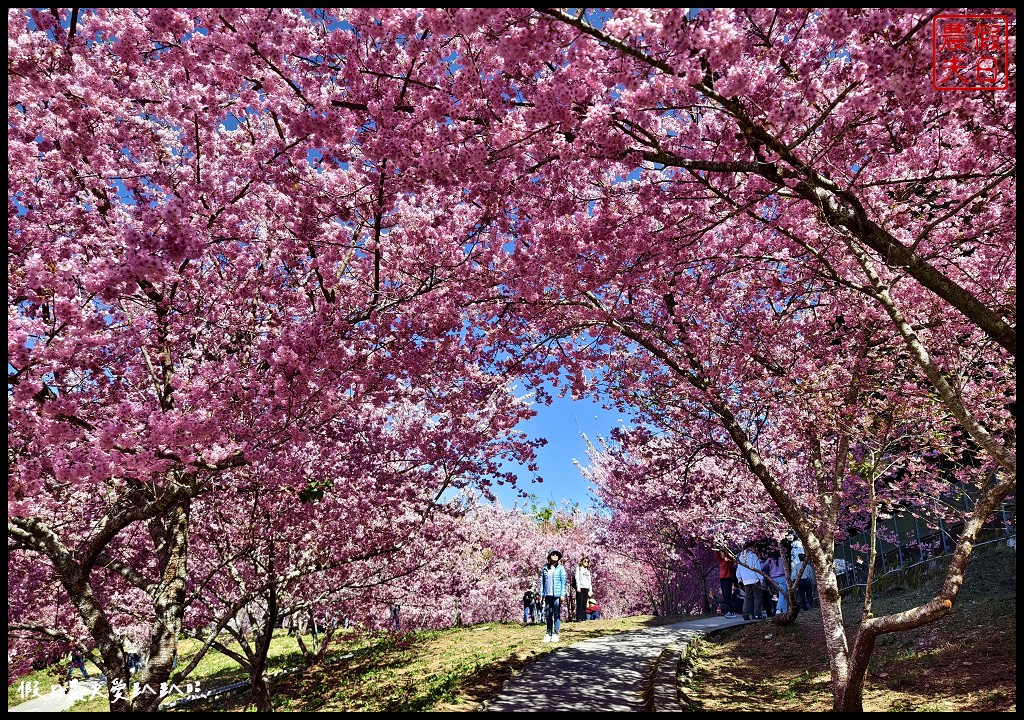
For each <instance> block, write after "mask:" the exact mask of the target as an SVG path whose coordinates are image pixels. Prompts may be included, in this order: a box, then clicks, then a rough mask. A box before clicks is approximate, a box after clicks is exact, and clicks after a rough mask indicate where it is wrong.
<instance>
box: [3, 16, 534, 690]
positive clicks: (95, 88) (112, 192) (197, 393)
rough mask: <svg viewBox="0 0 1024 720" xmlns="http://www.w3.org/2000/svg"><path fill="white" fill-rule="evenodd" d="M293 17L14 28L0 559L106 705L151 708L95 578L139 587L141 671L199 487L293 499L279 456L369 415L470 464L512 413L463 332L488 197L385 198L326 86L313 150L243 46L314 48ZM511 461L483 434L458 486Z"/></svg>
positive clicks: (392, 194) (178, 601) (382, 168)
mask: <svg viewBox="0 0 1024 720" xmlns="http://www.w3.org/2000/svg"><path fill="white" fill-rule="evenodd" d="M209 17H211V18H212V17H213V16H209ZM289 17H290V18H291V21H292V22H291V24H290V26H289V24H286V25H281V24H280V23H277V22H276V21H275V19H274V18H273V17H269V16H268V17H263V18H257V17H256V16H251V17H250V18H249V19H246V18H244V17H241V16H240V15H238V14H233V13H231V12H228V14H227V15H225V16H222V17H221V18H220V19H219V20H218V21H217V28H218V32H214V33H212V34H211V33H210V32H209V31H208V28H206V27H205V26H204V25H203V24H202V21H201V18H200V19H199V21H198V22H197V19H196V17H194V16H191V15H189V14H188V13H187V12H184V11H175V10H166V11H165V10H157V11H152V12H150V11H139V12H135V11H119V10H118V11H105V10H100V11H96V12H84V11H83V12H78V11H75V12H74V13H67V12H60V13H57V14H51V13H49V12H37V11H30V12H28V13H22V12H20V11H13V10H12V11H11V13H10V15H9V25H8V26H9V32H10V33H11V38H12V54H11V56H10V62H9V72H10V76H11V82H10V84H9V98H10V103H9V108H10V115H9V120H10V123H9V141H10V162H11V165H12V167H16V169H15V170H13V172H12V173H11V176H10V188H11V191H10V213H9V253H10V256H11V262H10V264H9V266H8V267H9V273H8V298H9V307H10V308H11V313H10V314H9V324H8V330H9V332H8V350H9V352H8V358H9V373H8V383H9V413H8V440H9V445H10V446H11V448H12V450H11V451H10V453H9V456H8V457H9V468H10V471H9V478H10V481H9V494H8V499H9V516H10V519H9V525H8V537H9V544H8V547H9V552H27V553H32V554H33V555H34V556H36V557H40V558H44V564H45V565H48V566H49V567H51V568H52V569H53V571H54V573H55V575H56V578H57V580H59V582H60V583H61V585H62V587H63V589H64V591H66V592H67V593H68V595H69V597H70V601H71V602H72V604H73V605H74V606H75V608H76V610H77V612H78V613H79V615H80V618H81V620H82V622H83V623H84V625H85V627H86V629H87V631H88V632H89V634H90V635H91V636H92V638H93V641H94V642H95V643H96V645H97V647H98V649H99V653H100V655H101V665H102V666H103V668H104V670H105V672H107V673H108V678H109V679H110V691H111V707H112V709H113V710H122V709H129V708H132V709H146V707H147V706H145V703H149V704H150V705H153V704H154V703H155V702H156V700H154V699H153V698H152V697H142V698H135V699H132V698H129V697H127V694H126V690H127V685H128V678H127V676H126V673H125V670H124V665H125V663H124V661H123V660H124V658H123V654H122V650H121V646H120V643H119V642H118V636H119V634H121V633H123V632H124V631H125V628H124V627H123V626H120V625H119V624H118V622H117V620H116V619H115V617H114V615H113V608H111V607H109V606H108V605H107V602H106V598H105V596H104V594H103V593H102V592H100V591H99V587H100V586H102V585H103V584H104V581H105V579H107V577H108V575H109V574H110V573H113V574H116V575H120V576H121V577H122V578H124V579H125V580H126V581H127V582H128V583H129V584H130V585H132V586H133V587H134V588H136V592H139V590H138V588H145V590H141V592H143V593H144V598H145V599H144V602H145V603H147V604H148V606H149V610H148V611H146V612H142V613H141V614H142V615H143V616H146V615H148V618H147V619H148V620H149V621H150V627H151V631H150V633H149V634H148V637H147V642H146V643H145V644H146V645H147V646H148V647H149V651H150V652H149V655H150V663H149V666H148V672H149V673H150V675H149V676H147V677H150V678H151V679H152V680H153V681H154V682H162V681H163V680H164V679H166V677H167V673H168V672H169V668H170V665H171V662H172V657H173V646H174V638H175V637H176V636H177V634H178V631H179V630H180V628H181V619H182V615H183V611H184V608H183V600H184V597H185V593H186V585H187V579H188V570H187V565H188V563H187V560H188V529H189V518H190V513H191V510H192V503H193V501H194V500H195V499H196V498H197V497H199V496H201V495H202V494H203V493H205V492H209V491H210V490H212V489H213V488H215V487H216V488H219V489H230V488H234V489H240V488H243V487H244V486H245V484H246V483H247V482H248V480H247V478H248V477H249V475H248V474H247V473H239V472H237V470H238V469H239V468H243V467H248V466H253V465H260V466H261V468H262V472H261V473H260V477H261V478H264V479H265V480H266V481H267V482H268V483H269V484H270V489H274V488H282V487H303V486H305V485H306V484H307V483H308V481H309V478H307V477H304V476H303V475H302V474H301V472H299V471H298V470H297V469H296V468H295V467H294V466H291V467H290V466H287V465H279V464H277V463H278V462H279V461H280V460H281V459H282V458H283V457H285V455H284V454H282V453H281V452H280V449H281V448H282V447H288V446H296V445H301V444H302V443H304V442H305V441H306V440H307V439H308V438H310V437H312V436H314V435H317V434H320V433H324V434H328V435H330V436H331V438H332V440H333V441H334V442H336V443H337V442H342V443H344V442H349V441H350V439H351V438H349V437H347V436H346V428H347V427H348V426H349V425H350V424H351V422H352V421H351V420H350V418H353V417H356V416H358V414H361V413H364V412H365V411H366V408H367V407H376V408H379V413H380V416H381V417H387V415H388V413H387V408H389V407H391V406H392V404H393V403H396V402H398V401H400V400H402V399H404V400H405V401H406V402H412V403H415V404H417V405H418V406H420V407H421V408H422V410H421V412H422V413H423V414H425V415H426V416H429V415H431V414H438V413H440V414H443V415H445V416H447V417H449V418H452V422H451V423H450V424H449V427H448V430H449V433H448V434H447V435H446V436H445V437H443V438H435V439H434V446H433V447H432V448H431V450H432V452H433V453H434V454H435V456H436V458H435V459H434V462H435V465H446V466H447V467H448V469H449V471H450V472H451V473H452V476H453V477H455V476H460V477H461V475H460V473H459V470H458V468H459V467H460V466H461V465H466V464H470V463H476V462H478V460H479V457H480V456H479V455H477V456H475V457H473V458H467V457H466V456H465V455H464V454H462V453H464V450H465V443H463V442H462V440H463V439H465V438H473V439H476V440H478V439H480V438H481V437H484V438H485V439H488V440H489V439H493V438H500V437H503V436H504V432H505V430H506V429H507V428H509V427H512V426H513V425H514V424H515V423H516V422H517V421H518V419H519V418H521V417H523V416H524V415H525V414H528V413H529V411H528V410H527V409H525V408H524V407H514V406H513V405H510V404H508V403H502V402H501V401H499V400H496V399H495V398H496V397H497V396H496V393H497V392H498V391H499V389H500V388H501V387H502V386H503V382H502V381H501V380H500V379H498V380H487V381H486V382H483V383H480V382H474V381H473V373H474V371H473V369H472V366H473V365H474V364H476V363H478V362H479V363H482V362H483V360H482V359H481V358H480V357H479V356H478V355H477V353H476V351H475V350H474V346H473V344H472V343H469V342H466V338H465V337H464V331H465V324H464V321H463V318H462V315H461V313H460V309H459V308H460V304H461V303H465V302H466V300H465V299H464V298H465V296H464V289H460V287H459V280H458V278H459V276H460V274H464V273H465V272H468V269H472V268H476V267H478V266H479V267H486V266H487V265H488V263H489V262H490V260H489V257H490V254H491V253H492V252H495V251H497V252H500V248H497V249H495V248H490V247H489V246H488V245H487V244H486V243H485V242H483V241H482V240H480V239H479V238H477V235H478V234H479V232H480V230H479V226H480V223H481V221H484V222H486V219H487V214H488V211H487V210H486V209H481V208H479V207H474V206H471V205H468V204H465V203H459V202H458V198H452V197H451V196H450V195H448V194H446V193H442V192H440V191H434V192H433V198H434V199H433V200H431V199H430V197H429V196H430V195H431V194H432V191H430V190H429V189H425V190H424V192H423V193H421V194H420V195H419V196H418V197H416V198H411V197H407V196H405V195H403V194H402V191H401V189H400V187H399V185H401V184H402V183H404V182H405V178H397V177H396V176H395V174H394V173H392V172H391V171H390V170H388V169H387V160H386V159H381V160H380V161H378V160H377V159H375V158H374V157H372V156H368V157H365V158H364V157H362V152H363V149H365V148H366V147H368V146H372V145H373V144H374V141H373V140H372V139H369V138H367V137H363V136H361V135H360V133H361V129H362V130H365V128H363V120H356V118H355V116H351V117H349V116H350V115H351V113H352V111H351V110H350V109H347V108H345V107H342V106H333V105H331V103H330V100H327V99H325V103H327V107H333V108H334V110H333V112H334V113H335V114H336V115H338V116H339V124H338V125H337V127H336V130H338V131H340V135H332V139H330V140H327V138H326V137H323V138H318V137H317V132H316V131H314V130H313V129H312V128H311V127H310V126H308V123H309V121H310V119H311V118H312V113H309V112H306V109H305V108H304V107H302V106H300V105H297V104H296V102H295V96H294V86H291V85H288V83H287V82H283V81H282V80H281V78H280V75H279V73H278V72H277V70H275V68H277V63H276V62H275V58H274V57H269V56H268V54H267V53H269V47H270V46H268V49H267V51H266V52H264V51H263V50H261V49H260V47H259V43H258V42H257V40H256V39H257V38H260V37H261V36H262V37H264V39H268V38H269V36H268V35H267V33H268V32H270V31H273V33H275V34H276V33H277V32H279V31H282V30H283V31H285V32H286V33H287V32H293V33H294V34H295V36H294V37H293V38H292V40H286V39H285V38H283V37H278V38H276V40H274V43H277V42H284V43H285V44H291V43H292V41H294V42H295V43H296V44H297V45H296V46H299V45H305V46H307V47H308V41H309V40H310V39H311V38H313V37H316V36H319V38H320V40H321V41H324V40H329V39H330V38H325V37H324V36H323V34H322V33H321V32H320V29H321V26H319V25H318V24H317V23H315V22H311V21H310V20H309V19H305V18H300V17H299V15H298V14H294V15H291V14H289ZM232 20H234V21H235V22H232ZM222 21H223V22H222ZM250 22H251V24H250ZM289 27H290V29H288V28H289ZM220 31H223V32H226V33H228V36H225V37H224V38H221V37H219V32H220ZM303 35H305V36H306V39H305V40H302V39H301V37H300V36H303ZM229 38H230V40H229ZM225 40H228V42H227V43H226V44H222V41H225ZM251 45H255V47H252V46H251ZM239 52H240V53H242V55H244V56H245V57H246V58H247V59H246V60H244V61H243V62H241V64H236V63H235V62H234V60H232V61H231V62H225V59H226V58H229V57H230V58H237V57H238V53H239ZM275 57H276V56H275ZM304 84H306V85H307V86H309V87H310V88H312V87H313V86H314V84H310V83H309V82H307V81H304ZM315 85H316V87H319V88H320V90H324V89H325V88H326V86H325V85H324V84H323V83H322V82H321V83H318V84H315ZM274 87H278V88H279V89H282V88H283V89H285V90H286V95H285V97H283V98H281V97H277V95H276V94H275V93H274V92H272V91H271V90H272V88H274ZM278 103H282V104H281V105H279V104H278ZM343 117H347V118H348V119H347V120H344V119H342V118H343ZM353 122H354V124H353ZM330 124H331V123H330V122H329V121H327V122H325V127H327V126H329V125H330ZM353 132H354V133H355V135H353ZM367 132H370V134H372V132H371V131H367ZM325 141H326V142H325ZM368 141H369V142H368ZM317 148H319V149H317ZM311 153H315V154H317V155H318V159H319V160H320V161H311V160H312V156H311ZM371 155H372V154H371ZM229 158H230V162H228V161H227V159H229ZM396 180H397V182H398V184H397V185H394V186H392V185H390V184H389V183H392V182H394V181H396ZM424 202H425V203H426V204H424ZM403 216H404V219H402V218H403ZM438 225H445V226H446V228H447V229H446V230H445V231H444V232H443V233H440V234H437V233H436V232H435V231H433V230H432V229H431V228H433V227H435V226H438ZM456 226H458V227H461V230H459V231H456V232H452V230H454V228H455V227H456ZM478 376H479V375H478ZM452 400H455V404H454V405H452V404H450V401H452ZM495 403H497V404H496V405H495ZM489 404H491V405H495V407H496V408H497V410H499V411H498V412H493V413H490V414H487V416H486V417H487V418H488V420H487V421H486V423H485V426H484V427H481V426H480V425H479V418H480V414H479V412H478V411H479V409H480V408H485V407H487V406H488V405H489ZM347 421H348V422H347ZM382 422H383V421H382ZM482 433H486V434H485V435H482ZM404 440H405V441H410V438H404ZM445 453H450V454H449V455H447V456H445ZM529 453H530V448H529V445H519V446H518V447H513V446H507V448H505V449H503V448H502V447H499V446H495V447H494V448H492V451H491V452H489V453H485V455H486V456H487V457H486V459H485V460H484V461H483V463H482V464H481V465H477V467H478V468H482V470H481V471H479V472H477V473H475V475H474V477H477V478H493V477H495V476H497V477H498V478H499V479H503V480H511V478H510V477H509V476H508V473H503V472H501V471H499V470H498V467H497V465H498V462H499V459H500V458H504V459H510V458H517V459H520V460H526V461H528V460H529ZM442 458H443V459H442ZM491 470H493V471H494V472H489V471H491ZM352 479H353V478H351V477H342V478H336V480H337V481H339V482H348V481H350V480H352ZM487 481H489V479H488V480H485V481H484V482H487ZM410 482H412V483H415V482H416V479H410ZM393 491H394V492H396V493H397V494H398V495H399V496H401V495H402V490H401V487H400V486H399V487H397V488H394V489H393ZM371 504H372V500H371V499H367V501H366V503H365V506H369V505H371ZM134 601H135V603H136V604H137V603H139V602H140V598H139V597H138V596H137V595H136V596H135V599H134ZM133 612H135V613H139V612H140V611H139V609H138V608H137V607H136V608H134V609H133Z"/></svg>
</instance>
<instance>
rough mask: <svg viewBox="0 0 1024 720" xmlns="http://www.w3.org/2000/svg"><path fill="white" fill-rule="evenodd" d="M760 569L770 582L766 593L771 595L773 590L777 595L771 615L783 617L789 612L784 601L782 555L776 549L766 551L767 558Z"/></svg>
mask: <svg viewBox="0 0 1024 720" xmlns="http://www.w3.org/2000/svg"><path fill="white" fill-rule="evenodd" d="M762 568H763V569H764V570H765V574H766V576H767V578H768V579H769V580H770V581H771V585H770V586H769V588H768V592H769V593H771V592H772V591H773V590H774V591H775V592H777V593H778V594H779V599H778V602H777V603H776V604H775V610H774V612H773V613H771V614H773V615H785V614H786V612H788V610H789V603H788V602H787V601H786V592H787V583H786V570H785V569H784V568H783V566H782V554H781V553H780V552H779V550H778V548H772V549H771V550H769V551H768V557H767V558H766V559H765V561H764V565H763V566H762Z"/></svg>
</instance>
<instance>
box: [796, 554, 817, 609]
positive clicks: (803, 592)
mask: <svg viewBox="0 0 1024 720" xmlns="http://www.w3.org/2000/svg"><path fill="white" fill-rule="evenodd" d="M797 559H798V561H799V562H798V564H796V565H794V566H793V577H794V578H795V579H796V593H797V600H798V601H799V602H800V609H801V610H810V609H811V606H812V605H813V604H814V570H813V569H811V564H810V563H809V562H806V556H805V555H804V554H803V553H800V554H799V555H797ZM801 568H803V572H802V573H801V572H800V569H801Z"/></svg>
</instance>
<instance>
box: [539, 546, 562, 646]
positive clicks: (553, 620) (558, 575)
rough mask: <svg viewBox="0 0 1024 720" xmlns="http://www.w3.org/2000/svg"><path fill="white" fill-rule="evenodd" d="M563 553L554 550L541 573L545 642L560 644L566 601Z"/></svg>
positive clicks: (549, 554)
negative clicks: (563, 603) (559, 634)
mask: <svg viewBox="0 0 1024 720" xmlns="http://www.w3.org/2000/svg"><path fill="white" fill-rule="evenodd" d="M561 562H562V552H561V551H560V550H552V551H551V552H549V553H548V562H547V564H546V565H545V566H544V567H543V568H541V571H540V594H541V595H542V596H543V598H544V623H545V625H544V627H545V630H544V642H546V643H549V642H558V631H559V630H560V629H561V627H562V600H563V599H565V597H566V595H565V591H566V584H565V568H564V567H562V566H561V564H560V563H561Z"/></svg>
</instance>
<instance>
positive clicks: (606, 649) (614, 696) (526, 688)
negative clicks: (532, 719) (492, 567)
mask: <svg viewBox="0 0 1024 720" xmlns="http://www.w3.org/2000/svg"><path fill="white" fill-rule="evenodd" d="M747 622H748V621H745V620H743V618H742V617H739V618H736V619H731V618H724V617H713V618H702V619H699V620H687V621H684V622H679V623H675V624H673V625H663V626H661V627H653V628H647V629H645V630H633V631H628V632H622V633H617V634H615V635H607V636H605V637H601V638H594V639H592V640H584V641H583V642H580V643H576V644H575V645H569V646H566V647H560V648H558V649H557V650H554V651H552V652H550V653H547V654H546V655H543V656H541V657H540V658H538V659H537V660H536V661H534V662H532V663H530V664H529V665H527V666H526V667H525V668H523V670H522V672H521V673H519V674H518V675H516V676H515V677H514V678H512V679H511V680H509V681H508V683H506V685H505V687H504V688H503V689H502V691H501V692H500V693H499V694H498V695H497V696H495V697H494V698H492V699H491V700H489V701H487V702H485V703H484V706H483V708H482V710H484V711H491V712H558V711H577V712H578V711H581V710H582V711H592V712H607V711H618V712H623V711H626V712H643V711H645V710H646V708H645V706H644V700H643V692H644V689H645V687H647V686H649V685H650V684H651V683H652V680H653V683H654V685H655V687H654V688H652V689H653V691H654V692H655V694H656V695H657V697H658V698H660V700H659V702H658V707H657V708H656V709H657V710H659V711H666V710H668V711H677V712H678V711H679V710H680V709H681V708H680V707H679V705H678V703H676V702H675V697H676V692H675V664H674V663H675V661H676V660H677V659H678V652H676V653H674V656H673V657H674V659H673V660H672V661H671V665H670V667H667V668H665V669H662V670H661V671H660V672H655V671H656V669H657V668H656V664H657V660H658V658H659V656H660V655H661V652H662V650H664V649H665V648H671V649H673V650H676V651H678V650H679V649H680V648H682V647H684V646H685V645H686V643H688V642H689V641H690V640H691V639H692V638H693V637H697V636H702V635H705V634H707V633H708V632H710V631H712V630H717V629H719V628H725V627H732V626H734V625H743V624H745V623H747ZM749 622H757V621H755V620H751V621H749ZM666 664H668V662H666ZM666 698H670V700H666ZM673 705H674V706H673Z"/></svg>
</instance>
